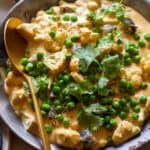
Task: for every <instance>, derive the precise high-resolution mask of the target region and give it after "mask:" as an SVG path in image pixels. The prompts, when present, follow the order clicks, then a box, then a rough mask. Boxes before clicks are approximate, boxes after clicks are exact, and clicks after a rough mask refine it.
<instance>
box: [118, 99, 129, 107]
mask: <svg viewBox="0 0 150 150" xmlns="http://www.w3.org/2000/svg"><path fill="white" fill-rule="evenodd" d="M119 103H120V105H122V106H125V105H126V104H127V100H126V99H125V98H122V99H120V101H119Z"/></svg>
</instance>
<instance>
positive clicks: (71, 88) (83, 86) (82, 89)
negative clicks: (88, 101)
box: [63, 81, 93, 100]
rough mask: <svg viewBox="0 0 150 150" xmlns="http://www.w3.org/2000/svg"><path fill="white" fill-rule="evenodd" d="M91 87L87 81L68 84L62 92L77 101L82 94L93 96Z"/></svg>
mask: <svg viewBox="0 0 150 150" xmlns="http://www.w3.org/2000/svg"><path fill="white" fill-rule="evenodd" d="M92 88H93V85H92V84H91V83H90V82H89V81H84V82H81V83H80V84H79V83H78V84H77V83H70V84H68V85H67V86H66V87H65V88H64V90H63V91H65V92H66V93H67V94H68V95H71V96H73V97H75V98H77V99H78V100H81V99H82V98H81V97H82V95H83V94H90V95H91V94H93V89H92Z"/></svg>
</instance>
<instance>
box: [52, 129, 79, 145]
mask: <svg viewBox="0 0 150 150" xmlns="http://www.w3.org/2000/svg"><path fill="white" fill-rule="evenodd" d="M51 141H52V143H57V144H58V145H63V146H65V147H69V148H75V147H76V146H77V145H78V144H79V142H80V134H79V133H78V132H77V131H75V130H72V129H64V128H58V129H55V130H54V131H53V133H52V135H51Z"/></svg>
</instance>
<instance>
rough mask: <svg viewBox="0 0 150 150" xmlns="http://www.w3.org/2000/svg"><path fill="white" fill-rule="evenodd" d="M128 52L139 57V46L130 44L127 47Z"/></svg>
mask: <svg viewBox="0 0 150 150" xmlns="http://www.w3.org/2000/svg"><path fill="white" fill-rule="evenodd" d="M126 51H127V52H128V53H129V54H131V55H137V54H138V49H137V46H136V45H135V44H133V43H130V44H128V45H127V49H126Z"/></svg>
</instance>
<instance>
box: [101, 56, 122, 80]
mask: <svg viewBox="0 0 150 150" xmlns="http://www.w3.org/2000/svg"><path fill="white" fill-rule="evenodd" d="M120 68H121V61H120V58H119V55H118V54H116V55H113V56H109V57H106V58H104V59H103V60H102V69H103V72H104V75H105V76H106V77H108V78H110V79H114V78H116V77H117V76H118V75H119V73H120Z"/></svg>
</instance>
